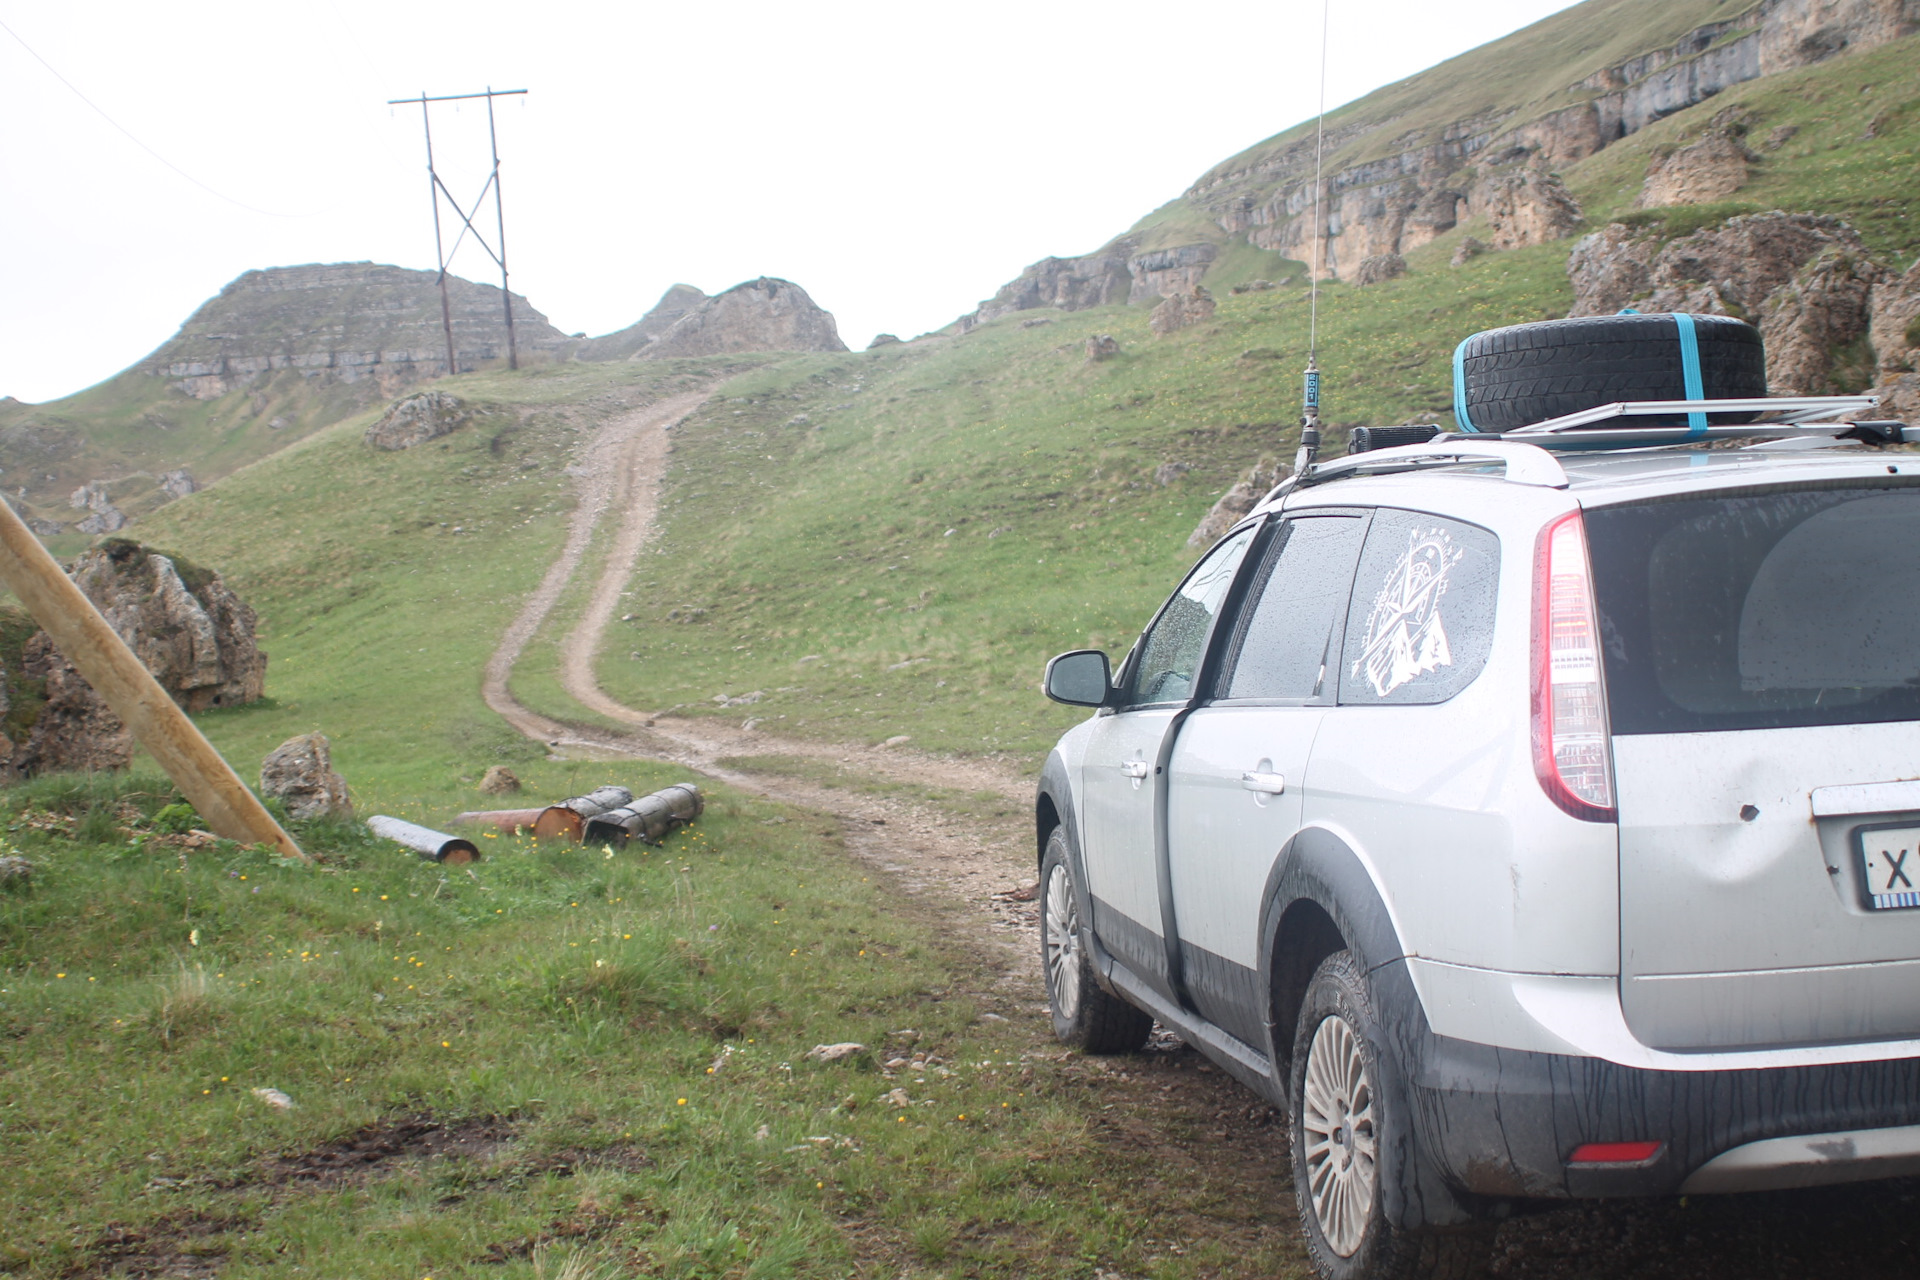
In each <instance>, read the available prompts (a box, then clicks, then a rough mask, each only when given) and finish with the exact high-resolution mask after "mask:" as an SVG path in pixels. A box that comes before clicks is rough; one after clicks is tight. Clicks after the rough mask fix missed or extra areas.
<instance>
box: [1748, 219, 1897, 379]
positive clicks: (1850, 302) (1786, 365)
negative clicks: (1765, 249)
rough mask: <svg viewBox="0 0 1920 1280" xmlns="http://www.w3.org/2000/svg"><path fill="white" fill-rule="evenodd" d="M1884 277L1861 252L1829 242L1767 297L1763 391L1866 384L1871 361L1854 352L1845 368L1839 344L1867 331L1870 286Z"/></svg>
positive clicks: (1762, 328) (1762, 312) (1762, 313)
mask: <svg viewBox="0 0 1920 1280" xmlns="http://www.w3.org/2000/svg"><path fill="white" fill-rule="evenodd" d="M1889 275H1890V273H1889V272H1888V271H1887V270H1886V269H1885V268H1883V267H1881V266H1880V265H1879V264H1877V263H1875V262H1874V261H1873V260H1872V259H1871V258H1869V257H1868V256H1867V255H1866V253H1865V251H1864V250H1858V249H1852V248H1847V247H1842V246H1839V245H1834V246H1829V247H1828V248H1826V249H1823V250H1821V252H1820V255H1819V256H1818V257H1816V258H1815V259H1814V260H1813V261H1812V262H1809V263H1808V264H1807V265H1806V266H1804V267H1802V268H1801V269H1800V270H1799V271H1797V272H1795V273H1794V277H1793V279H1792V280H1790V281H1788V282H1787V283H1786V284H1784V285H1782V286H1780V288H1778V289H1776V290H1775V291H1774V292H1773V293H1771V294H1770V295H1768V297H1767V300H1766V302H1765V303H1764V304H1763V305H1762V306H1761V310H1760V336H1761V337H1762V338H1764V339H1765V340H1766V344H1767V387H1768V390H1770V391H1772V392H1773V394H1775V395H1803V396H1817V395H1831V394H1836V393H1839V392H1844V391H1857V390H1859V389H1860V388H1861V387H1862V386H1865V385H1866V384H1867V383H1869V382H1871V381H1872V380H1873V365H1872V362H1871V360H1862V359H1861V358H1860V356H1859V355H1858V354H1854V355H1853V360H1852V362H1851V363H1852V365H1853V367H1847V365H1846V364H1844V363H1843V361H1844V360H1845V358H1846V356H1847V355H1848V354H1850V353H1847V352H1845V351H1844V348H1846V347H1848V346H1849V345H1851V344H1853V343H1856V342H1857V341H1858V340H1859V339H1860V338H1861V337H1863V336H1864V335H1865V334H1866V333H1867V328H1868V323H1869V321H1870V320H1871V318H1872V308H1871V305H1870V299H1871V297H1872V293H1873V288H1874V286H1875V285H1877V284H1879V283H1881V282H1882V281H1883V280H1884V279H1886V278H1888V277H1889Z"/></svg>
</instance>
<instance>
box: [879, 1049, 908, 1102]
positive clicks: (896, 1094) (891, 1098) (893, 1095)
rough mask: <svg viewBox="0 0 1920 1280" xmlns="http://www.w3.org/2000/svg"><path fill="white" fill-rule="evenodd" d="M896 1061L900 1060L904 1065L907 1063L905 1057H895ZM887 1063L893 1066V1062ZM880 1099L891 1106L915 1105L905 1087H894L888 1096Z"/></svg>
mask: <svg viewBox="0 0 1920 1280" xmlns="http://www.w3.org/2000/svg"><path fill="white" fill-rule="evenodd" d="M894 1061H895V1062H898V1063H899V1064H900V1065H901V1066H903V1067H904V1066H906V1065H907V1062H906V1059H905V1058H896V1059H894ZM887 1065H888V1066H892V1065H893V1063H892V1062H889V1063H888V1064H887ZM880 1101H882V1102H884V1103H886V1104H887V1105H888V1106H890V1107H910V1106H912V1105H913V1099H912V1098H909V1097H908V1096H907V1091H906V1090H905V1089H894V1090H892V1091H891V1092H889V1093H888V1094H887V1096H886V1097H884V1098H882V1099H880Z"/></svg>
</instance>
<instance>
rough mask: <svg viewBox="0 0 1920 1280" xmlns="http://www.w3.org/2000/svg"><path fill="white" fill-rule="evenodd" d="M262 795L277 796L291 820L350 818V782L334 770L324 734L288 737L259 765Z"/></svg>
mask: <svg viewBox="0 0 1920 1280" xmlns="http://www.w3.org/2000/svg"><path fill="white" fill-rule="evenodd" d="M260 794H261V795H263V796H269V797H272V796H277V797H279V799H280V801H281V802H282V803H283V804H285V805H286V806H287V816H288V817H291V818H321V817H330V816H338V817H343V818H344V817H351V816H352V815H353V802H352V801H351V800H350V799H348V797H347V780H346V779H345V778H343V777H341V776H340V775H339V774H337V773H335V772H334V771H333V753H332V749H331V746H330V745H329V743H328V742H327V736H326V735H325V734H323V733H304V734H301V735H300V736H299V737H297V738H288V739H287V740H286V741H285V742H283V743H281V744H280V745H279V746H277V747H275V748H274V749H273V750H272V751H271V752H270V753H268V755H267V758H266V759H265V760H263V761H261V762H260Z"/></svg>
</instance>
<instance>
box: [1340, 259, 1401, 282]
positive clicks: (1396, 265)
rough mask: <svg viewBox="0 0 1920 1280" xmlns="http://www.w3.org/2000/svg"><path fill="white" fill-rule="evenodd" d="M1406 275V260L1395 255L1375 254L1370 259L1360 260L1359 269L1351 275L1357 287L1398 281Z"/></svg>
mask: <svg viewBox="0 0 1920 1280" xmlns="http://www.w3.org/2000/svg"><path fill="white" fill-rule="evenodd" d="M1405 274H1407V260H1406V259H1405V258H1403V257H1401V256H1400V255H1399V254H1397V253H1376V254H1374V255H1373V256H1372V257H1371V258H1362V259H1361V260H1360V267H1359V269H1358V270H1357V271H1355V272H1354V274H1353V282H1354V283H1355V284H1357V285H1369V284H1381V283H1384V282H1385V281H1388V280H1398V279H1399V278H1400V277H1401V276H1403V275H1405Z"/></svg>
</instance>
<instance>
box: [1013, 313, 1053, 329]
mask: <svg viewBox="0 0 1920 1280" xmlns="http://www.w3.org/2000/svg"><path fill="white" fill-rule="evenodd" d="M1052 323H1053V317H1052V316H1041V317H1039V318H1038V319H1036V320H1022V321H1021V322H1020V327H1021V328H1022V329H1038V328H1039V327H1040V326H1041V325H1043V324H1052Z"/></svg>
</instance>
